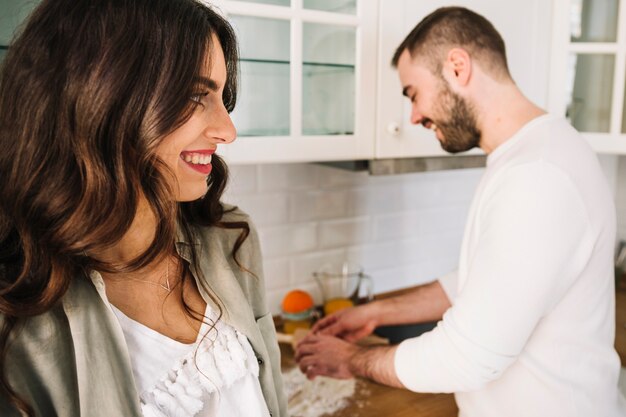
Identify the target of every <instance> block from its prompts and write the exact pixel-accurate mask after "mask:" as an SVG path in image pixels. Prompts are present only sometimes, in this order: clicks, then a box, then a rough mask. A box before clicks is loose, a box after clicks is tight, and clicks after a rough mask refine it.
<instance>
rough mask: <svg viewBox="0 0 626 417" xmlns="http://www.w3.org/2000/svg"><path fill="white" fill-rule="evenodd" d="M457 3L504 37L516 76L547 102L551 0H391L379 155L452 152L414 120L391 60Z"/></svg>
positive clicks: (386, 13)
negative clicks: (436, 14) (430, 18)
mask: <svg viewBox="0 0 626 417" xmlns="http://www.w3.org/2000/svg"><path fill="white" fill-rule="evenodd" d="M455 5H456V6H464V7H468V8H470V9H472V10H474V11H476V12H477V13H480V14H482V15H483V16H485V17H486V18H487V19H489V20H490V21H491V22H492V23H493V25H494V26H495V27H496V29H497V30H498V31H499V32H500V34H501V35H502V37H503V38H504V42H505V44H506V50H507V59H508V64H509V69H510V71H511V75H512V76H513V79H514V80H515V82H516V83H517V85H518V86H519V87H520V88H521V90H522V92H524V93H525V94H526V96H528V97H529V98H530V99H531V100H533V101H534V102H535V103H537V104H538V105H540V106H545V105H546V102H547V87H548V76H549V54H550V49H549V48H550V42H549V39H550V34H551V31H550V23H551V13H552V6H551V5H552V1H551V0H548V1H545V0H544V1H540V0H508V1H506V2H502V1H492V0H458V1H454V2H451V1H445V0H431V1H411V0H385V1H384V2H382V3H381V7H380V41H379V71H378V86H379V88H378V100H377V102H378V118H377V120H378V128H377V147H376V156H377V157H378V158H395V157H410V156H445V155H449V154H448V153H446V152H445V151H443V150H442V149H441V146H440V145H439V142H438V141H437V139H436V138H435V135H434V133H433V132H431V131H429V130H426V129H425V128H423V127H422V126H412V125H411V124H410V123H409V116H410V112H411V108H410V103H409V101H408V100H407V99H406V98H405V97H403V96H402V94H401V93H402V86H401V85H400V81H399V80H398V75H397V71H396V70H395V69H393V68H391V65H390V62H391V58H392V56H393V54H394V52H395V48H396V47H397V46H398V45H399V44H400V42H402V40H403V39H404V38H405V37H406V35H408V33H409V32H410V31H411V30H412V29H413V28H414V27H415V25H417V23H418V22H419V21H420V20H421V19H422V18H423V17H424V16H426V15H428V14H429V13H431V12H432V11H434V10H435V9H437V8H439V7H443V6H455ZM470 153H480V151H479V150H473V151H470Z"/></svg>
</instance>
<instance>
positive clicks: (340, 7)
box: [302, 0, 356, 14]
mask: <svg viewBox="0 0 626 417" xmlns="http://www.w3.org/2000/svg"><path fill="white" fill-rule="evenodd" d="M302 6H303V7H304V8H305V9H311V10H323V11H326V12H333V13H346V14H356V0H303V3H302Z"/></svg>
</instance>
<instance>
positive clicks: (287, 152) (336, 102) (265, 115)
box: [216, 0, 378, 163]
mask: <svg viewBox="0 0 626 417" xmlns="http://www.w3.org/2000/svg"><path fill="white" fill-rule="evenodd" d="M216 4H217V6H218V7H219V8H220V10H222V11H223V12H224V14H225V15H226V17H227V18H228V20H229V21H230V22H231V23H232V25H233V27H234V28H235V31H236V33H237V36H238V41H239V45H240V53H241V56H240V62H239V64H240V68H241V77H240V84H239V85H240V88H239V95H238V100H237V106H236V107H235V110H234V112H233V114H232V118H233V122H234V124H235V127H236V128H237V131H238V136H239V137H240V138H241V139H240V140H238V141H235V142H234V143H233V144H232V145H230V146H228V149H225V150H224V151H225V152H227V153H228V155H227V160H228V161H229V162H235V163H259V162H303V161H330V160H347V159H367V158H371V157H373V155H374V140H375V114H376V101H375V94H376V51H377V49H376V45H377V12H378V2H376V1H370V0H255V1H253V2H249V1H239V0H217V3H216ZM364 63H367V65H364Z"/></svg>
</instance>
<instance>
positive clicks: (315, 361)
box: [295, 333, 361, 379]
mask: <svg viewBox="0 0 626 417" xmlns="http://www.w3.org/2000/svg"><path fill="white" fill-rule="evenodd" d="M360 349H361V348H360V347H359V346H356V345H353V344H351V343H348V342H345V341H343V340H341V339H338V338H336V337H333V336H327V335H316V334H312V333H309V335H307V336H306V337H305V338H304V339H302V341H300V343H299V344H298V346H297V348H296V357H295V358H296V362H298V366H299V367H300V370H301V371H302V373H304V374H306V376H307V378H309V379H313V378H315V377H316V376H318V375H324V376H330V377H333V378H338V379H348V378H353V377H355V376H356V375H354V374H353V373H352V371H351V370H350V360H351V358H352V357H353V356H354V355H355V354H357V353H358V351H359V350H360Z"/></svg>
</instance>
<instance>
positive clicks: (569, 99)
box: [550, 0, 626, 153]
mask: <svg viewBox="0 0 626 417" xmlns="http://www.w3.org/2000/svg"><path fill="white" fill-rule="evenodd" d="M623 6H624V4H623V2H621V1H620V0H603V1H596V0H555V10H554V18H553V19H554V24H553V27H554V32H553V38H554V40H553V46H552V48H553V54H552V70H551V71H552V75H551V80H552V84H553V85H554V86H553V88H552V91H551V94H550V95H551V97H550V103H551V105H550V110H551V111H553V112H558V113H561V114H565V116H566V117H567V119H568V120H569V121H570V122H571V124H572V125H573V126H574V127H575V128H576V129H577V130H578V131H580V132H582V133H583V134H584V135H585V136H586V137H587V139H588V140H589V142H590V143H591V145H592V147H593V148H594V149H595V150H596V151H598V152H603V153H604V152H606V153H626V137H624V136H623V135H624V134H626V105H625V103H626V89H625V88H624V87H625V86H626V30H625V29H626V10H623V9H624V8H623ZM563 74H564V75H565V77H563Z"/></svg>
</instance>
